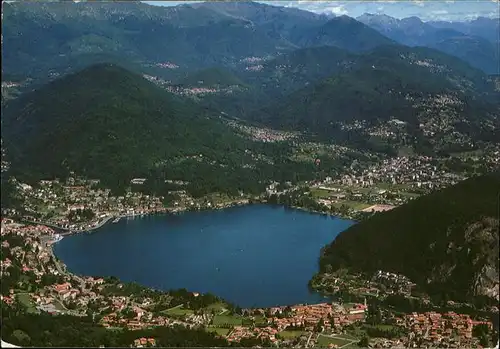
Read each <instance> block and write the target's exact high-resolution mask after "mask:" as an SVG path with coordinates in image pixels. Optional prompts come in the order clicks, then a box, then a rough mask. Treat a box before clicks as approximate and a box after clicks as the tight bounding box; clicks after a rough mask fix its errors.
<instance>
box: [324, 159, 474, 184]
mask: <svg viewBox="0 0 500 349" xmlns="http://www.w3.org/2000/svg"><path fill="white" fill-rule="evenodd" d="M349 172H350V173H348V174H345V175H343V176H341V177H340V178H338V179H335V180H334V183H338V184H343V185H348V186H361V187H369V186H372V185H376V184H377V183H389V184H406V185H409V186H410V187H411V188H429V189H437V188H440V187H444V186H449V185H453V184H456V183H458V182H459V181H461V180H464V179H466V178H465V176H463V175H459V174H455V173H452V172H450V171H448V170H447V169H446V168H444V167H443V166H442V164H441V163H440V162H438V161H437V160H435V159H433V158H432V157H428V156H415V157H396V158H390V159H385V160H383V161H381V162H379V163H377V164H375V165H370V166H368V167H363V166H357V168H351V171H349Z"/></svg>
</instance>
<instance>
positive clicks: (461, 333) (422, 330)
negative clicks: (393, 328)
mask: <svg viewBox="0 0 500 349" xmlns="http://www.w3.org/2000/svg"><path fill="white" fill-rule="evenodd" d="M396 323H397V324H398V325H399V326H402V327H404V328H406V329H408V330H409V334H410V335H409V338H408V339H407V341H408V343H407V344H410V343H418V344H419V346H428V345H436V344H439V345H441V346H446V347H451V348H453V347H455V348H460V347H469V348H472V347H476V346H477V344H478V343H477V339H476V338H473V336H472V329H473V327H474V326H475V325H479V324H485V325H487V326H488V327H489V328H490V329H491V328H492V327H493V324H492V323H491V322H490V321H474V320H472V319H471V318H470V317H469V315H467V314H456V313H454V312H447V313H444V314H440V313H437V312H427V313H420V314H419V313H412V314H407V315H405V316H404V317H400V318H397V319H396Z"/></svg>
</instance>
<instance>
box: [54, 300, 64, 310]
mask: <svg viewBox="0 0 500 349" xmlns="http://www.w3.org/2000/svg"><path fill="white" fill-rule="evenodd" d="M53 304H54V307H55V308H56V309H57V310H59V311H65V310H66V308H65V307H64V306H63V305H62V304H61V302H59V301H58V300H54V302H53Z"/></svg>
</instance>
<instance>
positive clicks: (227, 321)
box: [213, 315, 243, 326]
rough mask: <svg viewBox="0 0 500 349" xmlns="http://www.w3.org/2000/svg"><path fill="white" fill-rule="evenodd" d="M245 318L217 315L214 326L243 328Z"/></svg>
mask: <svg viewBox="0 0 500 349" xmlns="http://www.w3.org/2000/svg"><path fill="white" fill-rule="evenodd" d="M242 321H243V318H242V317H241V316H237V315H215V316H214V321H213V325H214V326H222V325H231V326H241V324H242Z"/></svg>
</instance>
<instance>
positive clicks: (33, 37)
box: [2, 1, 498, 79]
mask: <svg viewBox="0 0 500 349" xmlns="http://www.w3.org/2000/svg"><path fill="white" fill-rule="evenodd" d="M2 6H3V9H2V11H3V23H2V29H3V30H2V37H3V45H4V48H5V49H4V50H3V56H2V61H3V62H2V69H3V71H4V73H9V74H17V75H23V76H30V77H34V78H44V77H46V76H47V75H48V74H49V73H56V74H57V73H59V74H64V73H67V72H70V71H78V70H79V69H82V68H84V67H85V66H88V65H92V64H95V63H99V62H111V63H120V64H121V65H125V66H127V68H130V69H133V70H137V71H142V72H146V71H147V72H150V73H154V74H155V75H163V76H164V77H166V78H169V79H170V78H178V77H179V76H183V75H184V74H185V72H192V71H193V70H197V69H203V68H209V67H213V66H225V67H229V66H235V65H237V64H238V62H240V61H241V60H242V59H244V58H247V57H252V56H253V57H255V56H258V57H264V56H277V55H279V54H280V53H286V52H291V51H293V50H296V49H300V48H306V47H315V46H324V45H328V46H336V47H338V48H342V49H346V50H349V51H351V52H365V51H368V50H371V49H373V48H375V47H378V46H380V45H387V44H393V43H395V42H399V43H402V44H405V45H410V46H415V45H418V46H428V47H433V48H436V49H438V50H442V51H443V52H446V53H449V54H452V55H455V56H457V57H459V58H461V59H464V60H465V61H467V62H469V63H470V64H472V65H473V66H475V67H477V68H480V69H482V70H484V71H485V72H487V73H491V74H493V73H498V69H497V68H498V67H497V65H495V60H497V61H498V38H496V35H495V34H492V31H493V30H495V28H496V29H498V23H496V24H495V21H494V20H489V19H478V20H477V21H473V22H470V23H468V24H467V23H462V24H460V23H450V24H449V25H448V26H447V25H446V23H441V22H439V23H423V22H422V21H421V20H419V19H418V18H416V17H412V18H407V19H403V20H397V19H394V18H390V17H388V16H383V15H381V16H379V15H364V16H361V17H359V18H357V20H355V19H353V18H350V17H347V16H340V17H333V18H332V17H331V16H325V15H318V14H314V13H311V12H307V11H302V10H298V9H294V8H285V7H281V6H270V5H266V4H261V3H255V2H225V1H224V2H207V3H199V4H192V5H187V4H186V5H181V6H175V7H161V6H150V5H147V4H144V3H141V2H138V1H127V2H126V3H115V2H100V1H99V2H79V3H74V2H66V1H54V2H30V3H25V2H12V3H3V5H2ZM495 25H496V27H495ZM495 38H496V39H495ZM123 61H127V62H123ZM163 62H172V63H174V64H175V65H177V66H178V69H162V68H158V67H157V66H156V64H157V63H163Z"/></svg>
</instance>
